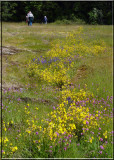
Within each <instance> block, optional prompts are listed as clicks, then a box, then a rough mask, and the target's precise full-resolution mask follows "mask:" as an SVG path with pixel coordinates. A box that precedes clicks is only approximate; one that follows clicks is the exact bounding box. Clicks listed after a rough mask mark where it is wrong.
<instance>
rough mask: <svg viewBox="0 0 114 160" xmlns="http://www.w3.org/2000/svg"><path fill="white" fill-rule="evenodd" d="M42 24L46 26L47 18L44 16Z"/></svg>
mask: <svg viewBox="0 0 114 160" xmlns="http://www.w3.org/2000/svg"><path fill="white" fill-rule="evenodd" d="M44 23H45V24H47V17H46V16H44Z"/></svg>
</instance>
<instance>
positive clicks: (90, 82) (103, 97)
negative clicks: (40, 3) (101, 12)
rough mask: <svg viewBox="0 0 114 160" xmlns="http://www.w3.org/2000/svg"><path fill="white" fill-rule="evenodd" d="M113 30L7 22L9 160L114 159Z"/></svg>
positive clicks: (5, 139) (5, 144)
mask: <svg viewBox="0 0 114 160" xmlns="http://www.w3.org/2000/svg"><path fill="white" fill-rule="evenodd" d="M112 36H113V31H112V26H111V25H109V26H106V25H71V24H70V25H60V24H59V25H57V24H47V25H44V24H36V23H33V26H31V27H30V26H29V27H28V26H27V24H26V23H24V22H23V23H5V22H3V23H2V138H1V144H2V157H3V158H112V157H113V67H112V66H113V61H112V60H113V49H112V47H113V41H112Z"/></svg>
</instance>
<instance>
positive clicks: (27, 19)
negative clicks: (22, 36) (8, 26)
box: [26, 12, 29, 26]
mask: <svg viewBox="0 0 114 160" xmlns="http://www.w3.org/2000/svg"><path fill="white" fill-rule="evenodd" d="M28 14H29V12H28V13H27V16H26V23H28V26H29V17H28Z"/></svg>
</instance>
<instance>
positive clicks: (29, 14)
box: [28, 11, 34, 26]
mask: <svg viewBox="0 0 114 160" xmlns="http://www.w3.org/2000/svg"><path fill="white" fill-rule="evenodd" d="M28 18H29V26H32V23H33V19H34V15H33V14H32V12H31V11H29V13H28Z"/></svg>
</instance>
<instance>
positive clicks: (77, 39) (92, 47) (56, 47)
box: [27, 27, 106, 87]
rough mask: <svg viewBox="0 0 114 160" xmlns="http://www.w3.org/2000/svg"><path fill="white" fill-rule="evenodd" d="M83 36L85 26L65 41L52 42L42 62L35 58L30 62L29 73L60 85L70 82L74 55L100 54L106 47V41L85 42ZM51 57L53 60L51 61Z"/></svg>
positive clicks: (72, 33) (73, 32)
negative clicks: (97, 42) (69, 72)
mask: <svg viewBox="0 0 114 160" xmlns="http://www.w3.org/2000/svg"><path fill="white" fill-rule="evenodd" d="M82 36H83V28H82V27H80V28H79V30H77V31H72V32H71V33H70V34H69V35H68V36H67V37H66V38H65V39H64V41H60V40H58V42H56V44H54V43H52V49H51V50H49V51H48V52H47V53H46V56H45V57H44V56H43V57H42V59H41V61H40V62H39V61H38V59H35V58H34V61H33V62H32V63H31V62H30V63H29V65H28V69H27V70H28V74H29V75H30V76H36V77H37V78H39V79H40V80H45V81H47V82H49V83H54V84H57V85H58V86H59V87H61V86H62V85H64V84H68V83H69V81H70V78H69V76H68V71H69V69H70V68H71V67H73V65H74V62H73V60H74V56H77V55H78V56H83V55H84V56H85V55H89V54H92V55H98V54H101V53H103V52H104V51H105V48H106V47H105V45H104V42H103V43H100V45H98V44H96V42H92V43H89V42H85V41H84V38H82ZM101 44H102V45H101ZM54 58H55V60H54V61H53V59H54ZM49 59H51V60H52V61H51V63H49V61H48V60H49Z"/></svg>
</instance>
